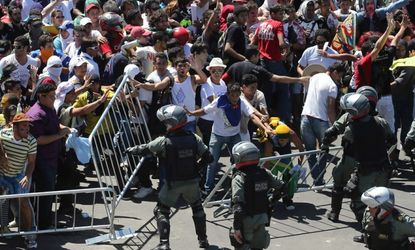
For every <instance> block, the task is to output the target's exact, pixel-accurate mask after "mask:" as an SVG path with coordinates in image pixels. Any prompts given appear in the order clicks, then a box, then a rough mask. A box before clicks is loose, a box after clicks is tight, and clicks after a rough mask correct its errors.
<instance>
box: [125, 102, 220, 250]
mask: <svg viewBox="0 0 415 250" xmlns="http://www.w3.org/2000/svg"><path fill="white" fill-rule="evenodd" d="M157 118H158V119H159V120H160V121H161V122H163V123H164V124H165V125H166V128H167V134H166V135H165V136H160V137H158V138H156V139H154V140H153V141H151V142H149V143H148V144H144V145H139V146H135V147H133V148H130V149H128V151H129V152H131V153H136V154H141V155H144V154H148V153H154V154H156V155H157V156H158V157H159V165H160V180H162V181H163V183H162V185H161V188H160V192H159V201H158V204H157V206H156V208H155V209H154V213H155V216H156V220H157V226H158V231H159V234H160V244H159V245H158V246H157V248H156V249H170V246H169V235H170V222H169V216H170V207H172V206H174V205H175V204H176V202H177V199H178V198H179V197H180V196H182V197H183V198H184V200H186V202H188V204H190V206H191V207H192V211H193V222H194V225H195V229H196V234H197V237H198V240H199V247H200V248H207V247H208V246H209V243H208V240H207V236H206V214H205V212H204V210H203V207H202V201H201V193H200V189H199V168H198V166H199V165H206V164H207V163H210V162H211V161H212V160H213V157H212V155H211V154H210V153H209V150H208V148H207V147H206V145H205V144H204V143H203V141H202V139H201V138H200V137H199V136H197V135H195V134H193V133H191V132H189V131H188V130H185V129H184V126H185V125H186V123H187V116H186V112H185V110H184V109H183V108H182V107H180V106H176V105H166V106H163V107H161V108H160V109H159V110H158V111H157ZM200 157H201V162H199V163H198V162H197V160H198V159H199V158H200Z"/></svg>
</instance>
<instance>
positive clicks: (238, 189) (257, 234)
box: [232, 165, 283, 249]
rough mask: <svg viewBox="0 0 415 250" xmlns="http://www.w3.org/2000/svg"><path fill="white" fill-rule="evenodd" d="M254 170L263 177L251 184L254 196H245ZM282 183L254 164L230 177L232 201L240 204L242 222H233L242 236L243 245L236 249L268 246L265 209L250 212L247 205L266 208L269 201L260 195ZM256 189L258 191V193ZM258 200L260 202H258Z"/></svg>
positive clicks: (268, 238) (278, 187)
mask: <svg viewBox="0 0 415 250" xmlns="http://www.w3.org/2000/svg"><path fill="white" fill-rule="evenodd" d="M249 168H251V169H249ZM256 170H259V171H262V175H263V176H265V177H264V178H263V179H262V180H257V181H258V182H254V183H255V184H254V185H253V186H254V187H255V190H254V191H253V192H254V194H255V195H254V196H255V198H253V197H252V196H251V197H247V196H249V195H248V194H249V192H250V191H249V190H247V181H248V180H249V178H250V177H251V176H253V175H254V172H255V171H256ZM265 183H266V184H265ZM282 184H283V183H282V182H280V181H279V180H277V179H276V176H274V175H272V174H271V172H270V171H268V170H265V169H261V168H259V167H258V166H255V165H251V166H245V167H244V170H237V171H236V173H235V174H234V177H233V179H232V203H233V204H240V205H241V207H242V213H241V214H242V223H236V222H234V229H235V230H241V231H242V233H243V238H244V244H243V246H241V247H239V248H237V249H263V248H267V247H268V246H269V243H270V236H269V233H268V231H267V230H265V226H266V224H267V223H268V220H269V217H268V214H267V211H262V212H259V213H256V212H255V211H251V212H250V211H248V210H251V209H250V208H249V207H251V208H252V206H251V205H253V204H254V205H253V206H254V207H255V208H258V207H263V208H265V207H266V209H268V207H269V202H268V199H267V196H265V200H264V198H263V197H262V196H263V195H264V193H265V194H266V193H267V192H268V191H269V190H270V189H271V188H275V189H280V188H281V186H282ZM258 187H259V188H262V190H258ZM257 191H259V193H258V192H257ZM251 194H252V193H251ZM249 199H255V200H249ZM258 202H260V203H261V204H258ZM263 203H266V204H263ZM259 210H261V209H259ZM262 210H263V209H262ZM235 220H236V218H235ZM237 224H241V225H237ZM239 227H242V228H239Z"/></svg>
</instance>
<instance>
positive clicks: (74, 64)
mask: <svg viewBox="0 0 415 250" xmlns="http://www.w3.org/2000/svg"><path fill="white" fill-rule="evenodd" d="M84 63H88V62H87V61H86V60H85V58H83V57H81V56H76V57H74V58H72V59H71V61H70V62H69V72H73V70H74V69H75V67H79V66H81V65H82V64H84Z"/></svg>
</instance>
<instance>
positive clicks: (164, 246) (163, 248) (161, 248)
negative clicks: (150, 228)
mask: <svg viewBox="0 0 415 250" xmlns="http://www.w3.org/2000/svg"><path fill="white" fill-rule="evenodd" d="M153 250H170V246H169V243H160V244H158V245H157V246H156V247H155V248H153Z"/></svg>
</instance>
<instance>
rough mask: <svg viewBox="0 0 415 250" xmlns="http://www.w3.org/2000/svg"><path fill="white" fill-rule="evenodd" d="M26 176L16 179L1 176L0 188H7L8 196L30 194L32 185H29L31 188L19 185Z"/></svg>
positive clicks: (19, 176) (22, 174) (19, 175)
mask: <svg viewBox="0 0 415 250" xmlns="http://www.w3.org/2000/svg"><path fill="white" fill-rule="evenodd" d="M24 176H25V175H24V172H22V173H20V174H18V175H16V176H14V177H9V176H3V175H0V186H1V187H3V188H7V190H8V191H7V193H8V194H24V193H29V191H30V185H29V188H23V187H22V186H21V185H20V183H19V182H20V180H21V179H23V177H24ZM30 181H31V180H30Z"/></svg>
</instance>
